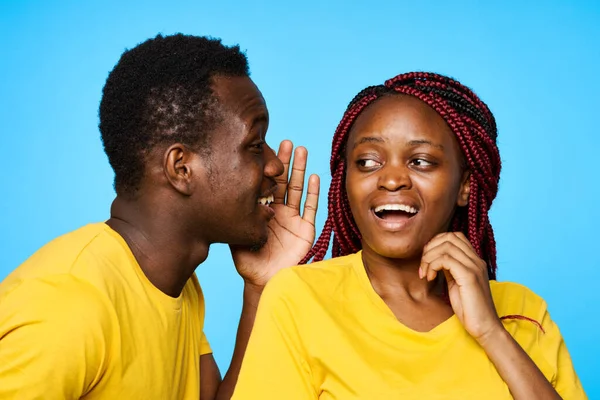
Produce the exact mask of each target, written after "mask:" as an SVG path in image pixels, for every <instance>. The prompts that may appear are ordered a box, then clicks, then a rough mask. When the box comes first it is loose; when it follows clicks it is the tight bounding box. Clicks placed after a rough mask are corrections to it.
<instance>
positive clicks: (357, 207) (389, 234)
mask: <svg viewBox="0 0 600 400" xmlns="http://www.w3.org/2000/svg"><path fill="white" fill-rule="evenodd" d="M462 160H463V158H462V153H461V151H460V147H459V145H458V142H457V139H456V137H455V136H454V134H453V133H452V131H451V130H450V127H449V126H448V125H447V124H446V122H445V121H444V119H443V118H442V117H441V116H440V115H439V114H438V113H437V112H436V111H434V110H433V109H432V108H430V107H429V106H428V105H427V104H425V103H423V102H422V101H420V100H418V99H416V98H414V97H412V96H407V95H390V96H386V97H383V98H381V99H378V100H376V101H375V102H374V103H372V104H371V105H369V106H368V107H367V108H366V109H365V110H364V111H363V112H362V113H361V114H360V115H359V116H358V118H357V119H356V121H355V122H354V125H353V127H352V129H351V131H350V135H349V138H348V143H347V148H346V191H347V193H348V200H349V202H350V208H351V210H352V215H353V216H354V220H355V221H356V224H357V226H358V229H359V230H360V233H361V236H362V245H363V249H365V250H366V251H369V250H371V251H373V252H375V253H376V254H379V255H381V256H383V257H388V258H397V259H407V258H416V257H420V256H421V253H422V251H423V247H424V246H425V245H426V244H427V242H429V241H430V240H431V239H432V238H433V237H434V236H435V235H437V234H438V233H441V232H445V231H447V230H448V228H449V225H450V221H451V219H452V216H453V213H454V210H455V208H456V207H457V206H465V205H466V204H467V203H468V196H469V173H468V172H467V171H464V168H463V167H462V164H463V162H462Z"/></svg>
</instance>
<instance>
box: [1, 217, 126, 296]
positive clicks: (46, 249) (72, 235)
mask: <svg viewBox="0 0 600 400" xmlns="http://www.w3.org/2000/svg"><path fill="white" fill-rule="evenodd" d="M115 252H122V248H121V245H120V243H118V241H117V240H115V238H114V237H112V236H111V235H110V234H109V232H108V227H107V225H105V224H103V223H95V224H89V225H85V226H83V227H81V228H79V229H76V230H74V231H72V232H69V233H66V234H64V235H61V236H59V237H57V238H55V239H54V240H52V241H50V242H48V243H47V244H46V245H44V246H42V247H41V248H40V249H39V250H37V251H36V252H35V253H34V254H33V255H31V256H30V257H29V258H28V259H27V260H25V262H23V263H22V264H21V265H19V266H18V267H17V268H16V269H15V270H14V271H12V272H11V273H10V274H9V275H8V276H7V277H6V279H5V280H4V281H2V282H1V283H0V294H1V293H4V292H6V291H10V290H11V288H12V287H14V286H15V285H19V284H20V283H22V282H26V281H30V280H31V281H35V280H40V281H49V280H52V277H53V276H59V277H60V276H63V277H62V278H59V279H58V280H63V281H64V280H65V279H64V275H69V274H72V275H74V276H78V275H79V278H80V279H81V278H82V277H83V276H85V275H86V274H92V275H93V274H94V272H95V270H97V269H98V268H94V267H93V265H92V264H103V263H111V258H112V257H111V254H112V253H115Z"/></svg>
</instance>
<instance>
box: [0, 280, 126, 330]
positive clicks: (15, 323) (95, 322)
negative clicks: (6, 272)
mask: <svg viewBox="0 0 600 400" xmlns="http://www.w3.org/2000/svg"><path fill="white" fill-rule="evenodd" d="M114 318H115V317H114V311H113V309H112V307H111V303H110V301H108V299H107V297H106V296H105V295H104V294H103V293H102V292H100V291H98V290H97V289H96V288H95V287H94V286H93V285H91V284H89V283H88V282H86V281H83V280H80V279H78V278H77V277H75V276H73V275H70V274H55V275H49V276H45V277H36V278H28V279H24V280H21V281H19V282H15V283H14V284H13V285H12V286H10V287H6V288H2V290H0V337H2V336H3V333H7V332H10V331H11V330H14V329H17V328H23V327H28V326H30V327H35V326H39V327H40V328H41V330H42V331H43V330H44V329H45V328H44V326H51V327H52V329H53V331H57V330H60V331H63V332H65V333H68V334H69V335H73V334H75V333H77V332H80V333H81V332H84V331H88V330H105V329H108V327H109V326H110V325H111V322H112V321H113V320H114Z"/></svg>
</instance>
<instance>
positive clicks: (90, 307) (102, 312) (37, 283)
mask: <svg viewBox="0 0 600 400" xmlns="http://www.w3.org/2000/svg"><path fill="white" fill-rule="evenodd" d="M203 325H204V299H203V296H202V291H201V290H200V286H199V284H198V280H197V278H196V277H195V276H193V277H192V278H191V279H190V280H189V281H188V282H187V284H186V285H185V287H184V289H183V292H182V294H181V295H180V296H179V297H178V298H173V297H170V296H167V295H166V294H164V293H163V292H161V291H160V290H159V289H157V288H156V287H155V286H153V285H152V283H150V281H149V280H148V279H147V278H146V276H145V275H144V273H143V272H142V270H141V269H140V267H139V265H138V263H137V262H136V260H135V258H134V256H133V254H132V253H131V251H130V250H129V247H128V246H127V244H126V243H125V241H124V240H123V239H122V238H121V236H119V235H118V234H117V233H116V232H115V231H113V230H112V229H111V228H110V227H108V225H106V224H102V223H100V224H92V225H87V226H85V227H83V228H80V229H78V230H76V231H74V232H71V233H69V234H66V235H64V236H61V237H59V238H57V239H55V240H53V241H52V242H50V243H48V244H47V245H46V246H44V247H42V248H41V249H40V250H39V251H37V252H36V253H35V254H34V255H33V256H31V257H30V258H29V259H28V260H27V261H25V263H23V264H22V265H21V266H19V267H18V268H17V269H16V270H15V271H13V272H12V273H11V274H10V275H9V276H8V277H7V278H6V279H5V280H4V281H3V282H2V283H0V399H18V400H27V399H78V398H85V399H132V400H133V399H136V400H137V399H145V400H146V399H161V400H163V399H194V400H198V399H199V398H200V355H202V354H206V353H210V352H211V350H210V347H209V345H208V342H207V341H206V338H205V336H204V334H203Z"/></svg>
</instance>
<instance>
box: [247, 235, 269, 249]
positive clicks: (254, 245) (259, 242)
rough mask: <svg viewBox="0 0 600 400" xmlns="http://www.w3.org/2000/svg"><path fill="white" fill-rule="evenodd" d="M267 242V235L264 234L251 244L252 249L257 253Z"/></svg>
mask: <svg viewBox="0 0 600 400" xmlns="http://www.w3.org/2000/svg"><path fill="white" fill-rule="evenodd" d="M266 244H267V237H266V236H264V237H262V238H260V239H259V240H257V241H255V242H254V243H252V244H251V245H250V251H252V252H254V253H256V252H258V251H260V250H261V249H262V248H263V247H265V245H266Z"/></svg>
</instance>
